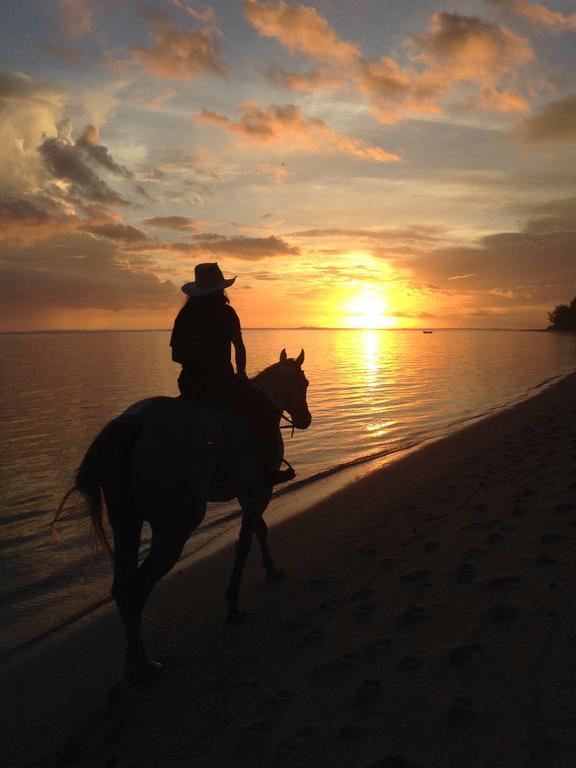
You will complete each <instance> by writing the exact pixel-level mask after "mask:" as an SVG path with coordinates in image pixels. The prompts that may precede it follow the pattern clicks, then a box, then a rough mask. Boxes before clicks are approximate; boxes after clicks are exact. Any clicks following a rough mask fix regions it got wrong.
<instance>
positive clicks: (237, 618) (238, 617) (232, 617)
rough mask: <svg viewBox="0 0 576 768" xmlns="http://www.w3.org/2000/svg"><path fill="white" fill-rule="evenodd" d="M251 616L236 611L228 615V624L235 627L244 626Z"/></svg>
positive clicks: (244, 612)
mask: <svg viewBox="0 0 576 768" xmlns="http://www.w3.org/2000/svg"><path fill="white" fill-rule="evenodd" d="M249 615H250V614H249V612H248V611H234V612H233V613H229V614H228V616H227V617H226V622H227V623H228V624H230V625H231V626H233V627H237V626H238V624H244V622H245V621H246V619H248V617H249Z"/></svg>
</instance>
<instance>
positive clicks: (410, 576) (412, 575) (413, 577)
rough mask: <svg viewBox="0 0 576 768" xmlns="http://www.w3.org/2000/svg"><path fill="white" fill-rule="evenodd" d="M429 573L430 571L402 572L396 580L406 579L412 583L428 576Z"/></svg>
mask: <svg viewBox="0 0 576 768" xmlns="http://www.w3.org/2000/svg"><path fill="white" fill-rule="evenodd" d="M429 575H430V571H425V570H421V571H410V572H409V573H403V574H402V575H401V576H398V581H407V582H408V583H410V584H412V583H414V582H417V581H422V579H426V578H428V576H429Z"/></svg>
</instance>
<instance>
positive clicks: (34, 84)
mask: <svg viewBox="0 0 576 768" xmlns="http://www.w3.org/2000/svg"><path fill="white" fill-rule="evenodd" d="M56 92H57V89H56V88H54V86H52V85H49V84H48V83H43V82H41V81H39V80H33V79H32V78H31V77H29V76H28V75H24V74H22V73H21V72H0V100H3V99H30V98H33V97H36V96H42V95H44V94H46V93H56Z"/></svg>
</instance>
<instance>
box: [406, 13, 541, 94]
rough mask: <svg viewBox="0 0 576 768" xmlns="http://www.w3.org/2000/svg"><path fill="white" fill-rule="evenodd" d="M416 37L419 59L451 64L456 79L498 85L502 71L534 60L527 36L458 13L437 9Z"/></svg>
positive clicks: (432, 64)
mask: <svg viewBox="0 0 576 768" xmlns="http://www.w3.org/2000/svg"><path fill="white" fill-rule="evenodd" d="M413 40H414V43H415V44H416V46H417V48H418V49H419V51H420V53H419V55H418V58H419V60H420V61H423V62H424V63H425V64H427V66H428V67H433V68H435V67H437V66H438V65H442V66H443V67H446V68H448V69H449V71H450V76H451V79H452V80H467V81H470V82H479V83H482V84H485V85H494V84H495V83H496V82H497V81H498V80H499V79H500V77H501V76H502V75H505V74H507V73H508V72H510V71H511V70H512V69H514V68H515V67H517V66H518V65H521V64H526V63H528V62H530V61H533V60H534V51H533V50H532V46H531V45H530V42H529V41H528V40H527V39H526V38H524V37H520V36H519V35H516V34H514V33H513V32H511V31H510V30H509V29H506V28H505V27H498V26H496V25H495V24H489V23H487V22H485V21H482V19H478V18H475V17H470V16H460V15H458V14H456V13H435V14H434V16H433V17H432V23H431V26H430V29H429V31H428V32H427V33H426V34H424V35H417V36H415V37H414V38H413Z"/></svg>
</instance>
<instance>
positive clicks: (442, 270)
mask: <svg viewBox="0 0 576 768" xmlns="http://www.w3.org/2000/svg"><path fill="white" fill-rule="evenodd" d="M575 252H576V230H574V231H567V232H544V233H531V232H506V233H500V234H496V235H489V236H488V237H484V238H483V239H482V240H481V241H480V242H479V244H478V245H477V247H453V248H435V249H433V250H430V251H428V252H427V253H424V252H423V253H414V254H410V253H405V254H392V255H390V254H389V253H386V254H383V256H384V258H387V259H388V260H390V261H391V262H392V263H393V264H394V266H396V267H398V268H410V269H412V270H413V271H414V274H415V276H417V279H418V281H420V282H423V283H425V282H427V283H433V284H435V285H437V286H438V287H439V288H441V289H445V290H449V291H450V292H452V293H454V292H462V291H464V292H472V293H474V292H478V291H490V292H491V293H492V295H493V296H496V297H500V299H501V300H502V301H503V302H504V303H505V304H513V303H514V302H524V301H526V299H527V298H531V299H532V300H535V301H536V300H538V299H540V300H543V301H544V300H546V301H554V300H556V299H558V300H560V299H561V298H562V295H563V293H565V291H566V286H569V285H573V284H574V283H575V281H576V271H575V269H574V264H575V262H574V253H575ZM458 275H467V276H468V277H467V278H466V280H457V281H454V280H452V281H450V278H453V277H454V276H458Z"/></svg>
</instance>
